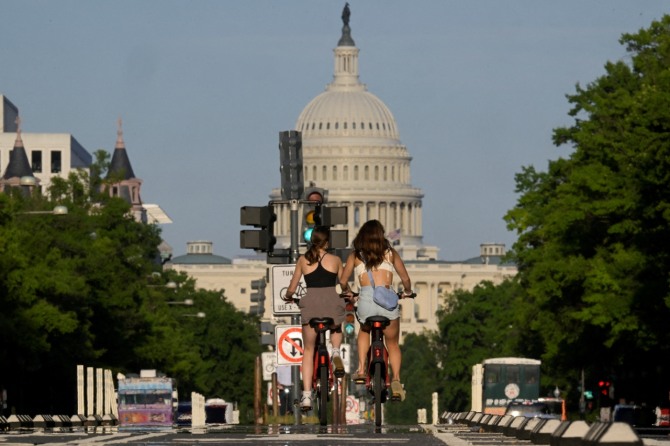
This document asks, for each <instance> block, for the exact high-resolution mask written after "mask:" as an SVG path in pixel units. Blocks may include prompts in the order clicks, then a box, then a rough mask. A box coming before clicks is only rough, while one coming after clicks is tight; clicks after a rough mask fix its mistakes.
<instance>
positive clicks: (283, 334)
mask: <svg viewBox="0 0 670 446" xmlns="http://www.w3.org/2000/svg"><path fill="white" fill-rule="evenodd" d="M275 339H276V340H277V365H299V364H300V363H302V356H303V353H304V348H303V343H302V327H301V326H300V325H277V327H276V328H275Z"/></svg>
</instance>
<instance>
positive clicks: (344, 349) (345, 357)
mask: <svg viewBox="0 0 670 446" xmlns="http://www.w3.org/2000/svg"><path fill="white" fill-rule="evenodd" d="M340 356H341V357H342V363H343V364H344V371H345V373H351V345H349V344H340Z"/></svg>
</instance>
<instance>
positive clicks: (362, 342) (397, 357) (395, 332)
mask: <svg viewBox="0 0 670 446" xmlns="http://www.w3.org/2000/svg"><path fill="white" fill-rule="evenodd" d="M353 244H354V250H353V251H352V252H351V254H349V257H348V258H347V262H346V264H345V266H344V270H343V271H342V275H341V276H340V286H341V287H342V293H344V294H348V295H349V296H352V293H351V291H350V290H349V278H350V277H351V274H352V272H353V273H355V274H356V277H358V280H359V283H360V286H361V289H360V294H359V296H358V298H350V299H351V300H353V301H354V302H356V299H357V300H358V305H357V309H356V316H357V317H358V320H359V321H360V322H365V320H366V319H367V318H368V317H370V316H386V317H387V318H389V319H390V320H391V323H390V324H389V325H388V326H387V327H386V328H385V329H384V339H385V340H386V348H387V350H388V352H389V362H390V364H391V376H392V380H391V392H392V394H393V397H395V398H400V399H401V400H404V399H405V391H404V390H403V387H402V384H401V382H400V366H401V362H402V357H401V354H400V345H399V340H400V307H399V306H398V307H396V308H395V309H394V310H387V309H385V308H382V307H381V306H379V305H377V304H376V303H375V302H374V301H373V300H372V292H373V288H372V285H371V284H370V279H369V277H368V274H367V271H368V270H370V271H371V272H372V278H373V279H374V283H375V285H376V286H386V287H387V288H390V287H391V286H392V284H393V273H394V272H395V273H396V274H398V277H399V278H400V280H401V282H402V286H403V289H404V292H403V293H402V295H401V297H406V296H411V295H412V282H411V280H410V278H409V274H408V273H407V269H406V268H405V264H404V263H403V261H402V259H401V258H400V255H399V254H398V252H397V251H396V250H395V249H393V247H392V246H391V244H390V243H389V242H388V240H386V237H385V236H384V226H382V224H381V223H380V222H379V221H378V220H370V221H367V222H365V224H363V226H361V229H360V230H359V231H358V234H357V235H356V238H355V239H354V243H353ZM369 348H370V328H369V327H366V326H365V325H364V324H361V329H360V331H359V332H358V371H357V372H356V374H355V375H354V380H355V381H356V382H359V383H360V382H364V381H365V363H366V360H367V354H368V349H369Z"/></svg>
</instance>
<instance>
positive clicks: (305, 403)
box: [300, 392, 312, 412]
mask: <svg viewBox="0 0 670 446" xmlns="http://www.w3.org/2000/svg"><path fill="white" fill-rule="evenodd" d="M300 409H302V411H303V412H307V411H308V410H312V392H309V393H304V392H303V394H302V398H301V399H300Z"/></svg>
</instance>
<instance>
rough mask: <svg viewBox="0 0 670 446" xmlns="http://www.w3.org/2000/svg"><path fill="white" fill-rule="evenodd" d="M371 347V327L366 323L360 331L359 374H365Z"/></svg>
mask: <svg viewBox="0 0 670 446" xmlns="http://www.w3.org/2000/svg"><path fill="white" fill-rule="evenodd" d="M369 349H370V329H369V328H368V327H366V326H365V325H361V326H360V330H359V331H358V370H357V372H356V373H357V374H361V375H365V365H366V362H367V361H368V350H369Z"/></svg>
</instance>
